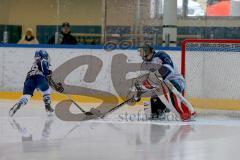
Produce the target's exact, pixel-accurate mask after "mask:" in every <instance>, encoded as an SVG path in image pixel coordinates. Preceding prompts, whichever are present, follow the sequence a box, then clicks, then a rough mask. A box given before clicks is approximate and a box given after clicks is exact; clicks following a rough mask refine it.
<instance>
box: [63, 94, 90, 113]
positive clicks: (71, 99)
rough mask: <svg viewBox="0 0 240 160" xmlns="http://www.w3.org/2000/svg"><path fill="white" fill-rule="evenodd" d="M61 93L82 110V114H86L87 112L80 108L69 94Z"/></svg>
mask: <svg viewBox="0 0 240 160" xmlns="http://www.w3.org/2000/svg"><path fill="white" fill-rule="evenodd" d="M61 95H64V96H65V97H67V98H68V99H69V100H70V101H71V102H72V103H73V104H74V105H75V106H76V107H77V108H78V109H79V110H80V111H82V112H83V113H84V114H86V113H87V112H86V111H85V110H84V109H82V108H81V107H80V106H79V105H78V104H77V103H76V102H75V101H74V100H73V99H72V98H71V97H70V96H69V95H67V94H64V93H61Z"/></svg>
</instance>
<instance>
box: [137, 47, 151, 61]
mask: <svg viewBox="0 0 240 160" xmlns="http://www.w3.org/2000/svg"><path fill="white" fill-rule="evenodd" d="M138 52H139V54H140V56H141V57H142V59H143V60H144V61H149V60H151V59H148V56H149V55H151V54H152V53H153V48H152V47H151V46H150V45H149V44H144V45H142V46H140V47H139V49H138Z"/></svg>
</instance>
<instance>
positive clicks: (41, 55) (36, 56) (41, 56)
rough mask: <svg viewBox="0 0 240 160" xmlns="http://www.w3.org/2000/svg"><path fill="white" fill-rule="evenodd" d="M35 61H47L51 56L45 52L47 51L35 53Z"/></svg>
mask: <svg viewBox="0 0 240 160" xmlns="http://www.w3.org/2000/svg"><path fill="white" fill-rule="evenodd" d="M34 58H35V59H39V58H41V59H45V60H48V59H49V55H48V53H47V52H46V51H45V50H37V51H36V52H35V56H34Z"/></svg>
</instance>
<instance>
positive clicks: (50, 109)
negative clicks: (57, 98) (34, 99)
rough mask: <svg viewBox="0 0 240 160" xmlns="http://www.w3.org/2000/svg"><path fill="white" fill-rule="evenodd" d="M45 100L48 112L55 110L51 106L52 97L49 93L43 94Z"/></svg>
mask: <svg viewBox="0 0 240 160" xmlns="http://www.w3.org/2000/svg"><path fill="white" fill-rule="evenodd" d="M43 101H44V104H45V109H46V111H47V112H54V109H53V108H52V107H51V98H50V95H49V94H46V95H44V96H43Z"/></svg>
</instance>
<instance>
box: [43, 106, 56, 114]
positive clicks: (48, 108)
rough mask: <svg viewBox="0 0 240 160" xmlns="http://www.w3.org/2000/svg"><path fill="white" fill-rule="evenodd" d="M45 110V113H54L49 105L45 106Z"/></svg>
mask: <svg viewBox="0 0 240 160" xmlns="http://www.w3.org/2000/svg"><path fill="white" fill-rule="evenodd" d="M45 109H46V112H48V113H52V112H54V109H53V108H52V107H51V105H50V104H45Z"/></svg>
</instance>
